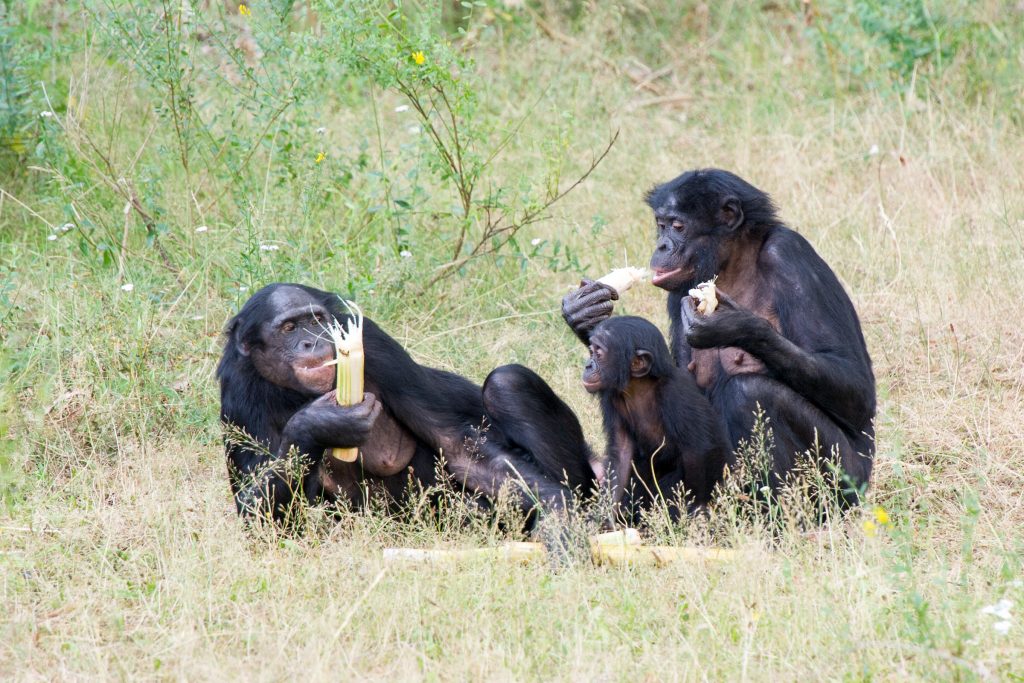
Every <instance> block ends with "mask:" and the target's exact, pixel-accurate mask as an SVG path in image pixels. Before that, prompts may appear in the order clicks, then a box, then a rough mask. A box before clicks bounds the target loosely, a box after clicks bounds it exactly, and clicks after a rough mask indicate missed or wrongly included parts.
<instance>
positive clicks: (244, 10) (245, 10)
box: [238, 2, 252, 17]
mask: <svg viewBox="0 0 1024 683" xmlns="http://www.w3.org/2000/svg"><path fill="white" fill-rule="evenodd" d="M238 13H239V14H241V15H242V16H243V17H248V16H250V15H251V14H252V10H250V9H249V6H248V5H246V4H245V3H244V2H243V3H242V4H241V5H239V6H238Z"/></svg>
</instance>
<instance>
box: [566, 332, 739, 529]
mask: <svg viewBox="0 0 1024 683" xmlns="http://www.w3.org/2000/svg"><path fill="white" fill-rule="evenodd" d="M583 386H584V387H585V388H586V390H587V391H589V392H590V393H592V394H594V393H596V394H599V395H600V397H601V412H602V414H603V416H604V431H605V435H606V436H607V439H608V470H607V474H606V485H607V486H608V487H609V488H610V489H611V492H612V500H613V502H614V503H615V505H616V507H617V508H618V509H619V512H620V516H621V517H623V518H624V519H625V521H626V522H627V523H629V524H635V523H636V522H637V521H638V519H639V515H640V513H641V512H642V511H643V510H644V509H648V508H650V506H651V504H652V503H654V502H656V501H657V502H661V503H663V504H664V505H666V506H667V508H668V512H669V516H670V518H671V519H673V520H676V519H678V518H679V516H680V514H681V512H683V510H681V509H680V507H679V504H678V503H679V502H680V500H684V501H685V502H686V507H685V509H687V510H688V511H691V512H692V511H695V510H697V509H700V508H702V507H704V506H705V505H707V504H708V502H710V500H711V491H712V489H713V488H714V487H715V485H716V484H717V483H718V482H719V481H721V479H722V474H723V472H724V469H725V465H726V459H727V457H728V455H729V449H728V447H727V446H726V443H725V434H724V433H723V431H722V428H721V425H720V423H719V422H718V420H716V419H715V417H714V415H713V414H712V411H711V405H710V404H709V403H708V400H707V399H706V398H705V397H704V396H703V395H702V394H701V392H700V389H698V388H697V384H696V383H695V382H694V381H693V377H692V376H691V375H690V374H689V373H688V372H687V371H686V370H684V369H682V368H677V367H676V366H675V365H674V364H673V363H672V356H671V355H670V354H669V351H668V346H667V345H666V344H665V338H664V337H662V336H661V332H659V331H658V328H657V327H655V326H654V325H652V324H651V323H649V322H648V321H646V320H644V319H643V318H636V317H633V316H619V317H615V318H609V319H608V320H605V321H604V322H602V323H601V324H600V325H598V326H597V327H596V328H594V331H593V332H591V334H590V359H589V360H588V361H587V364H586V368H585V369H584V371H583ZM633 475H636V476H635V478H634V476H633Z"/></svg>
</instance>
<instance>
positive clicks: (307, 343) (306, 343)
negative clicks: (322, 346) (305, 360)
mask: <svg viewBox="0 0 1024 683" xmlns="http://www.w3.org/2000/svg"><path fill="white" fill-rule="evenodd" d="M315 347H316V342H315V341H313V340H312V339H304V340H302V343H301V344H299V348H301V349H302V350H303V351H312V350H313V349H314V348H315Z"/></svg>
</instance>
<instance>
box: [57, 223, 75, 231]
mask: <svg viewBox="0 0 1024 683" xmlns="http://www.w3.org/2000/svg"><path fill="white" fill-rule="evenodd" d="M74 227H75V224H74V223H65V224H64V225H62V226H60V231H61V232H67V231H68V230H71V229H72V228H74Z"/></svg>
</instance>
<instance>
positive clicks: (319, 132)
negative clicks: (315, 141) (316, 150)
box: [316, 126, 327, 135]
mask: <svg viewBox="0 0 1024 683" xmlns="http://www.w3.org/2000/svg"><path fill="white" fill-rule="evenodd" d="M326 132H327V128H325V127H324V126H320V127H319V128H317V129H316V134H317V135H324V134H325V133H326Z"/></svg>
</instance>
